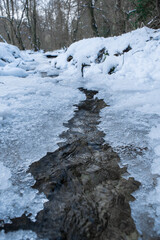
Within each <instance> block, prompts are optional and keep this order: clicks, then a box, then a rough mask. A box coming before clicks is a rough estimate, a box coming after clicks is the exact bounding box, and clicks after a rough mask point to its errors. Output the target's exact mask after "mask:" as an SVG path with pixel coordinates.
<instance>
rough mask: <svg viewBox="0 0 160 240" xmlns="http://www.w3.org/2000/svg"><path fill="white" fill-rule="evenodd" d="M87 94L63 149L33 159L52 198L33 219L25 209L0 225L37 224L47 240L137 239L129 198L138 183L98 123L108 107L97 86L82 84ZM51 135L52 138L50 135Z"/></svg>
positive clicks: (39, 179)
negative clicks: (121, 163) (126, 176)
mask: <svg viewBox="0 0 160 240" xmlns="http://www.w3.org/2000/svg"><path fill="white" fill-rule="evenodd" d="M80 91H82V92H83V93H84V94H85V95H86V100H85V101H82V102H80V103H79V104H78V105H77V110H76V111H75V115H74V117H73V118H72V119H71V120H69V122H68V123H67V124H65V126H66V127H67V128H68V130H67V131H66V132H63V133H62V134H61V137H62V138H63V139H64V142H63V143H59V149H57V150H56V151H55V152H53V153H48V154H47V155H46V156H45V157H43V158H42V159H40V160H39V161H38V162H35V163H33V164H32V165H31V166H30V168H29V172H30V173H31V174H32V175H33V176H34V178H35V180H36V183H35V185H34V186H33V188H36V189H38V190H39V191H40V192H44V194H45V195H46V197H47V198H48V200H49V201H48V202H46V203H45V204H44V209H43V210H42V211H40V212H39V213H38V215H37V217H36V222H32V221H31V220H30V219H29V218H28V217H26V215H25V213H24V215H23V216H22V217H20V218H15V219H12V224H6V225H4V226H3V224H2V225H1V228H0V229H5V231H6V232H8V231H16V230H19V229H24V230H32V231H34V232H36V233H37V236H38V239H48V240H54V239H57V240H64V239H72V240H85V239H91V240H94V239H95V240H100V239H102V240H103V239H104V240H136V239H138V233H137V230H136V227H135V224H134V222H133V219H132V217H131V209H130V206H129V201H132V200H134V198H133V197H132V196H131V193H132V192H133V191H135V190H136V189H138V187H139V183H138V182H136V181H135V180H134V179H133V178H129V179H128V180H126V179H124V178H122V174H123V173H125V172H126V168H120V167H119V165H118V163H119V161H120V159H119V156H118V155H117V153H115V152H114V151H113V149H112V148H111V147H110V146H109V145H107V144H105V142H104V139H103V137H104V133H103V132H101V131H99V130H98V129H97V125H98V124H99V122H100V116H99V113H100V110H101V109H102V108H104V107H107V106H106V104H105V102H104V101H103V100H102V99H98V98H96V97H95V95H96V94H97V92H96V91H88V90H86V89H82V88H81V89H80ZM46 140H47V139H46Z"/></svg>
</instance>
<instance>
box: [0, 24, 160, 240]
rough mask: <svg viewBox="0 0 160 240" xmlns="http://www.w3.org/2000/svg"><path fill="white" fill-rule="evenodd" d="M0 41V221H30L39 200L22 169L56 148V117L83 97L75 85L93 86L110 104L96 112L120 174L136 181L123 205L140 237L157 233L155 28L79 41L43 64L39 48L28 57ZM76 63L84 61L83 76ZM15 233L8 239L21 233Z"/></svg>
mask: <svg viewBox="0 0 160 240" xmlns="http://www.w3.org/2000/svg"><path fill="white" fill-rule="evenodd" d="M2 45H3V44H2ZM5 46H6V47H5V48H3V47H2V49H5V54H4V55H5V57H6V60H5V61H3V60H1V62H0V99H1V101H0V145H1V148H0V160H1V161H0V205H1V206H2V207H1V209H0V219H1V218H4V217H5V220H6V221H8V220H9V218H11V217H14V216H20V215H21V214H22V213H23V212H24V211H26V214H29V213H30V212H31V213H32V218H33V219H34V217H35V215H36V213H37V212H38V211H39V210H40V209H42V207H43V202H44V201H46V199H45V197H44V196H43V194H38V193H37V192H36V191H35V190H33V189H31V187H30V186H31V185H32V184H33V182H34V180H33V178H32V176H30V175H29V174H26V170H27V168H28V166H29V165H30V164H31V163H32V162H33V161H36V160H38V159H39V158H40V157H42V156H43V155H44V154H45V153H46V152H47V151H54V150H55V149H56V148H57V145H56V144H57V142H58V141H60V140H59V137H58V135H59V134H60V133H61V132H62V131H63V130H64V127H63V122H66V121H67V120H68V119H70V118H71V116H72V115H73V111H74V107H73V104H76V103H77V102H79V101H80V100H81V99H83V97H84V96H83V95H82V94H81V93H80V92H79V91H78V90H77V88H78V87H86V88H88V89H97V90H99V94H98V97H100V98H103V99H104V100H105V101H106V103H107V104H109V105H110V107H108V108H105V109H104V110H103V111H102V112H101V117H102V121H101V124H100V125H99V128H100V129H102V130H103V131H104V132H105V133H106V136H105V140H106V142H109V143H110V144H111V145H112V146H113V147H114V149H115V150H116V151H117V152H118V153H119V154H120V156H121V164H122V165H127V167H128V172H129V174H128V176H124V177H132V176H133V177H135V179H136V180H138V181H140V182H141V183H142V185H141V187H140V189H139V190H138V191H137V192H136V193H134V196H135V197H136V201H134V202H133V203H131V207H132V215H133V217H134V220H135V222H136V225H137V229H138V230H139V232H140V233H142V234H143V239H145V240H147V239H150V237H151V236H152V235H153V236H158V237H160V30H156V31H155V30H151V29H148V28H142V29H138V30H136V31H133V32H130V33H127V34H124V35H122V36H119V37H113V38H107V39H105V38H92V39H85V40H82V41H79V42H76V43H74V44H72V45H71V46H70V47H69V48H68V50H67V51H66V52H61V54H60V55H59V56H58V57H57V58H55V59H54V60H51V63H50V60H47V58H46V57H45V55H44V54H43V53H42V52H41V53H36V54H30V55H29V53H26V52H20V51H19V50H18V49H17V48H16V49H15V50H14V47H13V46H9V45H5ZM7 48H8V50H7ZM10 48H11V49H10ZM102 49H104V50H103V53H104V54H102V57H99V59H97V54H98V52H99V51H100V50H102ZM6 51H8V53H6ZM13 52H16V53H14V54H13ZM15 54H16V55H15ZM69 56H72V58H70V60H71V61H69V62H68V61H67V58H68V57H69ZM12 57H13V58H12ZM1 58H2V59H3V58H4V56H3V55H2V54H1V45H0V59H1ZM7 59H8V60H7ZM33 59H34V61H33ZM83 63H84V64H87V65H90V66H88V67H85V68H84V78H82V77H81V66H82V64H83ZM21 71H23V74H22V72H21ZM41 73H43V74H41ZM44 73H45V74H44ZM109 73H111V74H109ZM10 75H11V76H10ZM54 75H55V76H57V75H59V76H58V77H55V78H52V77H51V76H54ZM6 76H7V77H6ZM42 76H45V78H42ZM6 199H7V200H6ZM37 203H39V204H37ZM15 234H18V233H15ZM22 234H23V235H24V232H23V233H22V232H20V233H19V234H18V235H16V237H15V238H16V239H17V240H20V239H25V238H24V237H22ZM27 234H29V236H30V234H31V233H30V232H29V233H27ZM0 236H1V238H2V239H7V240H10V239H13V237H12V236H11V235H4V234H3V233H1V235H0ZM10 236H11V237H10ZM17 236H19V239H18V237H17ZM30 239H31V237H30ZM33 239H35V237H34V236H33Z"/></svg>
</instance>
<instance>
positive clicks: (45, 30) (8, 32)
mask: <svg viewBox="0 0 160 240" xmlns="http://www.w3.org/2000/svg"><path fill="white" fill-rule="evenodd" d="M159 15H160V1H159V0H107V1H106V0H0V41H1V42H7V43H10V44H13V45H16V46H18V47H19V48H20V49H21V50H25V49H34V50H35V51H37V50H39V49H44V50H45V51H47V50H54V49H60V48H67V47H68V46H69V45H70V44H71V43H73V42H75V41H78V40H80V39H83V38H90V37H99V36H100V37H110V36H117V35H120V34H123V33H127V32H129V31H131V30H135V29H137V28H139V27H143V26H147V27H152V28H159V26H160V24H159Z"/></svg>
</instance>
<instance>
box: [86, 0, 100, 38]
mask: <svg viewBox="0 0 160 240" xmlns="http://www.w3.org/2000/svg"><path fill="white" fill-rule="evenodd" d="M94 7H95V6H94V3H93V0H89V3H88V10H89V14H90V18H91V28H92V31H93V35H94V37H99V32H98V27H97V24H96V19H95V15H94Z"/></svg>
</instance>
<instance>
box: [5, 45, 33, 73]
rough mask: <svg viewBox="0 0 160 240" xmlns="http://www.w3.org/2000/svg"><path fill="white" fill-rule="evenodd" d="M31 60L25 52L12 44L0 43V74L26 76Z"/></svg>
mask: <svg viewBox="0 0 160 240" xmlns="http://www.w3.org/2000/svg"><path fill="white" fill-rule="evenodd" d="M32 61H33V59H32V58H31V57H30V56H29V55H28V54H27V53H26V52H22V51H20V50H19V49H18V48H17V47H15V46H13V45H10V44H7V43H0V76H15V77H26V76H28V72H27V71H29V70H31V69H30V68H29V65H30V64H29V63H30V62H32Z"/></svg>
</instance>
